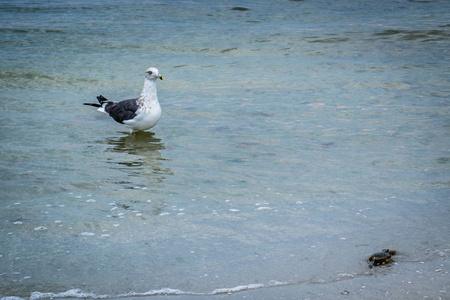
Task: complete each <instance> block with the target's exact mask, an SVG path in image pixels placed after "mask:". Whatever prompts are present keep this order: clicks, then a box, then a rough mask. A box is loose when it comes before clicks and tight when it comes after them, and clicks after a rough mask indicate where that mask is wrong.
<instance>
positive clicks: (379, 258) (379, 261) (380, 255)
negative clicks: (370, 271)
mask: <svg viewBox="0 0 450 300" xmlns="http://www.w3.org/2000/svg"><path fill="white" fill-rule="evenodd" d="M396 253H397V251H395V250H394V249H383V250H381V252H377V253H374V254H372V255H371V256H370V257H369V260H368V261H369V267H376V266H381V265H386V264H390V263H391V262H393V259H392V256H393V255H395V254H396Z"/></svg>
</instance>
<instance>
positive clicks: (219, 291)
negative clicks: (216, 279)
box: [210, 283, 264, 295]
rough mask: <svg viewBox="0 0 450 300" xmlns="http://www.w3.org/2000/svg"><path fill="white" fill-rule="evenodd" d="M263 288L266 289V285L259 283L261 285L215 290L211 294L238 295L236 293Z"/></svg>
mask: <svg viewBox="0 0 450 300" xmlns="http://www.w3.org/2000/svg"><path fill="white" fill-rule="evenodd" d="M263 287H264V284H262V283H259V284H256V283H254V284H249V285H239V286H236V287H232V288H222V289H215V290H214V291H212V292H211V293H210V294H211V295H217V294H226V293H236V292H241V291H247V290H253V289H260V288H263Z"/></svg>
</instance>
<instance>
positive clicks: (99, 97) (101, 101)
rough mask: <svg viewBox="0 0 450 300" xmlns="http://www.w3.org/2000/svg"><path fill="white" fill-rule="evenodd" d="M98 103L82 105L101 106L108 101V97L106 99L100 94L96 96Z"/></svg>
mask: <svg viewBox="0 0 450 300" xmlns="http://www.w3.org/2000/svg"><path fill="white" fill-rule="evenodd" d="M97 100H98V103H100V104H98V103H83V105H89V106H94V107H102V106H103V103H105V102H108V99H106V98H105V97H103V96H102V95H100V96H98V97H97Z"/></svg>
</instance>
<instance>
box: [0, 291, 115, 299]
mask: <svg viewBox="0 0 450 300" xmlns="http://www.w3.org/2000/svg"><path fill="white" fill-rule="evenodd" d="M53 298H84V299H86V298H90V299H106V298H111V296H109V295H96V294H92V293H85V292H83V291H81V290H79V289H73V290H68V291H66V292H62V293H56V294H55V293H41V292H32V293H31V296H30V300H40V299H53ZM2 300H3V299H2Z"/></svg>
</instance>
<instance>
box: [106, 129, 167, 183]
mask: <svg viewBox="0 0 450 300" xmlns="http://www.w3.org/2000/svg"><path fill="white" fill-rule="evenodd" d="M106 143H107V144H108V145H110V147H109V148H108V149H107V150H106V151H107V152H115V153H118V154H119V155H118V156H114V158H113V157H111V158H110V159H109V162H110V163H113V164H115V165H116V167H115V169H121V170H124V171H126V172H127V173H129V174H128V175H129V176H131V177H135V176H137V177H141V178H142V177H145V178H147V179H148V182H147V183H153V184H158V183H161V182H162V181H163V180H164V178H165V176H166V175H171V174H172V172H171V171H170V169H168V168H165V167H164V165H163V162H164V160H165V159H164V158H163V157H162V156H161V151H160V150H163V149H165V148H164V144H163V143H162V142H161V139H159V138H156V137H154V133H152V132H146V131H139V132H136V133H133V134H128V133H124V135H123V136H120V137H110V138H108V139H107V140H106ZM120 154H123V155H120ZM117 183H120V184H123V185H132V186H133V185H134V186H135V185H136V184H137V182H134V180H131V181H123V182H117Z"/></svg>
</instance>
